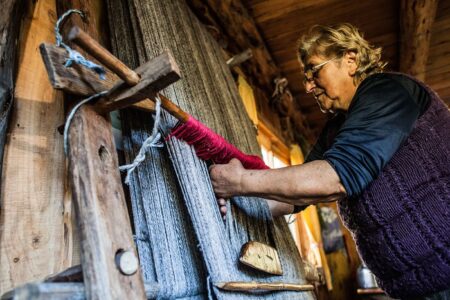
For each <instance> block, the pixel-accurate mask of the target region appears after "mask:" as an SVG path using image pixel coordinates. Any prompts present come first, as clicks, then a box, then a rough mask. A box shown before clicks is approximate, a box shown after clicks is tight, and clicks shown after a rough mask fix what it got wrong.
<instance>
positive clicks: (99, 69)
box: [55, 9, 106, 80]
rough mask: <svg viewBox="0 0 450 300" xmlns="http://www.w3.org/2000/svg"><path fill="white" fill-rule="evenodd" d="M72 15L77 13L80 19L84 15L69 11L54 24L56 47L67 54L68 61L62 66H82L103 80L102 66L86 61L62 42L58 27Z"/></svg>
mask: <svg viewBox="0 0 450 300" xmlns="http://www.w3.org/2000/svg"><path fill="white" fill-rule="evenodd" d="M72 13H77V14H79V15H81V17H82V18H85V15H84V14H83V12H82V11H80V10H78V9H69V10H68V11H66V12H65V13H64V14H63V15H62V16H61V17H60V18H59V19H58V21H57V22H56V25H55V35H56V46H58V47H64V49H66V51H67V52H68V53H69V59H68V60H67V61H66V63H65V64H64V66H65V67H70V66H71V65H72V64H73V63H77V64H79V65H83V66H85V67H86V68H89V69H91V70H93V71H94V72H95V73H97V74H98V76H99V77H100V79H102V80H104V79H105V74H106V71H105V69H104V68H103V67H102V66H100V65H97V64H96V63H94V62H92V61H90V60H88V59H86V58H85V57H84V56H83V55H81V54H80V53H79V52H78V51H75V50H73V49H72V48H70V47H69V46H68V45H66V44H65V43H64V42H63V40H62V35H61V33H60V32H59V27H60V25H61V23H62V22H63V21H64V19H65V18H66V17H67V16H69V15H70V14H72Z"/></svg>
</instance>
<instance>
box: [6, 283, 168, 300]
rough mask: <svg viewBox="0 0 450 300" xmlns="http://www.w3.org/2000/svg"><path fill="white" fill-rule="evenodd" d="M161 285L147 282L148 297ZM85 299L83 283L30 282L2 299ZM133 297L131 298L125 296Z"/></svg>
mask: <svg viewBox="0 0 450 300" xmlns="http://www.w3.org/2000/svg"><path fill="white" fill-rule="evenodd" d="M158 291H159V286H158V284H157V283H153V282H152V283H146V284H145V294H146V298H147V299H155V298H157V297H158ZM29 299H33V300H84V299H89V298H88V295H87V293H86V289H85V287H84V285H83V283H78V282H76V283H75V282H70V283H69V282H67V283H46V282H36V283H29V284H26V285H23V286H20V287H18V288H17V289H15V290H12V291H10V292H8V293H6V294H4V295H3V296H1V300H29ZM125 299H131V298H125Z"/></svg>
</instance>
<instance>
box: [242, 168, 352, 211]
mask: <svg viewBox="0 0 450 300" xmlns="http://www.w3.org/2000/svg"><path fill="white" fill-rule="evenodd" d="M241 194H242V195H247V196H257V197H261V198H267V199H272V200H277V201H281V202H285V203H289V204H293V205H308V204H315V203H319V202H330V201H336V200H339V199H341V198H343V197H345V195H346V193H345V189H344V187H343V186H342V184H341V183H340V179H339V176H338V175H337V174H336V172H335V170H334V169H333V168H332V167H331V166H330V164H329V163H328V162H327V161H324V160H317V161H313V162H309V163H306V164H303V165H298V166H293V167H286V168H281V169H271V170H245V172H244V173H243V174H242V178H241Z"/></svg>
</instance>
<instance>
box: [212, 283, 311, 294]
mask: <svg viewBox="0 0 450 300" xmlns="http://www.w3.org/2000/svg"><path fill="white" fill-rule="evenodd" d="M214 285H215V286H216V287H218V288H219V289H222V290H227V291H240V292H270V291H313V290H314V286H313V285H312V284H295V283H283V282H256V281H230V282H217V283H216V284H214Z"/></svg>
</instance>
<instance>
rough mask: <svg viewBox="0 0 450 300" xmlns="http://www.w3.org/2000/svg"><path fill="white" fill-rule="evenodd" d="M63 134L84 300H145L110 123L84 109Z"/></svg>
mask: <svg viewBox="0 0 450 300" xmlns="http://www.w3.org/2000/svg"><path fill="white" fill-rule="evenodd" d="M69 136H70V139H69V141H70V151H69V163H70V164H69V168H70V173H71V182H72V185H73V196H74V199H75V201H76V206H75V207H76V215H77V220H78V224H79V228H80V237H81V246H82V251H81V258H82V268H83V277H84V283H85V286H86V294H87V295H88V298H89V299H145V291H144V285H143V280H142V276H141V272H140V271H139V263H138V261H137V254H136V250H135V249H134V244H133V240H132V236H131V226H130V220H129V217H128V214H127V207H126V203H125V196H124V193H123V189H122V185H121V179H120V174H119V171H118V161H117V153H116V148H115V145H114V142H113V137H112V133H111V123H110V122H109V120H107V119H105V118H104V117H103V116H100V115H99V114H97V113H96V112H95V111H94V110H93V109H92V108H91V107H89V106H84V107H82V108H80V110H79V112H77V114H76V116H75V118H74V119H73V122H72V125H71V129H70V135H69ZM124 256H127V257H124Z"/></svg>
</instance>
